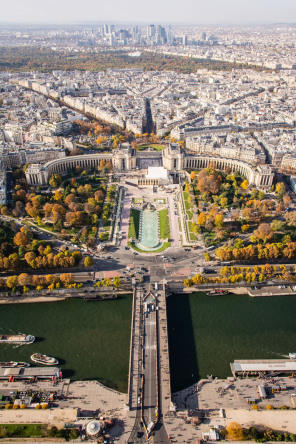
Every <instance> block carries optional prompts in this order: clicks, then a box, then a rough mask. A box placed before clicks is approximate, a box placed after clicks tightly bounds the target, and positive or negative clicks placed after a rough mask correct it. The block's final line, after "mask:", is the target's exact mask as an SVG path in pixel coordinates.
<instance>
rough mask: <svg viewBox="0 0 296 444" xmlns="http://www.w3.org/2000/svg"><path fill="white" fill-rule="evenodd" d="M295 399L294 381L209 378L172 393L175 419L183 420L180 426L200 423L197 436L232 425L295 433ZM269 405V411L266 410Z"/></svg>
mask: <svg viewBox="0 0 296 444" xmlns="http://www.w3.org/2000/svg"><path fill="white" fill-rule="evenodd" d="M259 385H260V386H261V385H263V386H264V387H265V390H266V393H267V397H266V398H264V399H263V398H261V397H260V396H259V391H258V386H259ZM276 387H277V388H276ZM280 388H283V389H280ZM295 397H296V380H295V378H289V377H274V378H269V379H267V378H245V379H240V378H237V379H235V378H232V377H229V378H227V379H217V378H212V377H211V376H209V377H208V379H202V380H200V381H199V382H198V383H196V384H193V385H192V386H190V387H188V388H186V389H184V390H181V391H179V392H175V393H173V395H172V401H173V402H174V404H175V406H176V416H178V417H180V418H183V421H184V422H186V421H190V422H192V423H194V418H195V417H198V418H199V419H200V421H201V423H200V424H199V425H197V426H195V427H196V429H197V430H198V431H199V434H200V436H201V434H202V432H205V431H208V429H209V427H212V426H214V425H215V426H222V427H226V426H227V425H228V424H229V423H230V422H232V421H236V422H238V423H239V424H241V425H242V426H243V427H252V426H259V425H262V426H264V427H269V428H271V429H273V430H279V431H282V432H289V433H295V432H296V421H295V418H296V411H295V406H296V403H295ZM253 405H255V406H256V407H255V409H254V408H253ZM270 405H271V406H272V408H271V409H270V410H268V409H267V406H270ZM283 406H285V408H283ZM221 409H222V410H221Z"/></svg>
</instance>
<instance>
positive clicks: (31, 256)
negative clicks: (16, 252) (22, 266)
mask: <svg viewBox="0 0 296 444" xmlns="http://www.w3.org/2000/svg"><path fill="white" fill-rule="evenodd" d="M25 259H26V262H27V264H28V265H30V264H31V262H32V261H34V260H35V259H36V254H35V253H34V251H28V253H26V254H25Z"/></svg>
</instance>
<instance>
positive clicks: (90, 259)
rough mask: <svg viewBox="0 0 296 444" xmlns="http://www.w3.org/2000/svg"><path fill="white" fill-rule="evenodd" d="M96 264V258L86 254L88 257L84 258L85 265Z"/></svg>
mask: <svg viewBox="0 0 296 444" xmlns="http://www.w3.org/2000/svg"><path fill="white" fill-rule="evenodd" d="M93 264H94V260H93V258H92V257H89V256H86V258H85V259H84V266H85V267H92V266H93Z"/></svg>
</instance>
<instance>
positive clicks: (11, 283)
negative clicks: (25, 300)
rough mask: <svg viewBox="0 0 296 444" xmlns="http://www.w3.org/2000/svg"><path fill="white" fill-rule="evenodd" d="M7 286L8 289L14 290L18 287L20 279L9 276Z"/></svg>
mask: <svg viewBox="0 0 296 444" xmlns="http://www.w3.org/2000/svg"><path fill="white" fill-rule="evenodd" d="M6 285H7V287H8V288H14V287H16V286H17V285H18V277H17V276H9V277H8V278H7V279H6Z"/></svg>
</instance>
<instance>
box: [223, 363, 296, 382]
mask: <svg viewBox="0 0 296 444" xmlns="http://www.w3.org/2000/svg"><path fill="white" fill-rule="evenodd" d="M230 368H231V372H232V374H233V376H234V377H235V378H236V377H243V378H245V377H250V376H278V375H293V374H295V373H296V359H289V358H287V359H259V360H257V359H254V360H235V361H234V362H233V363H231V364H230Z"/></svg>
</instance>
